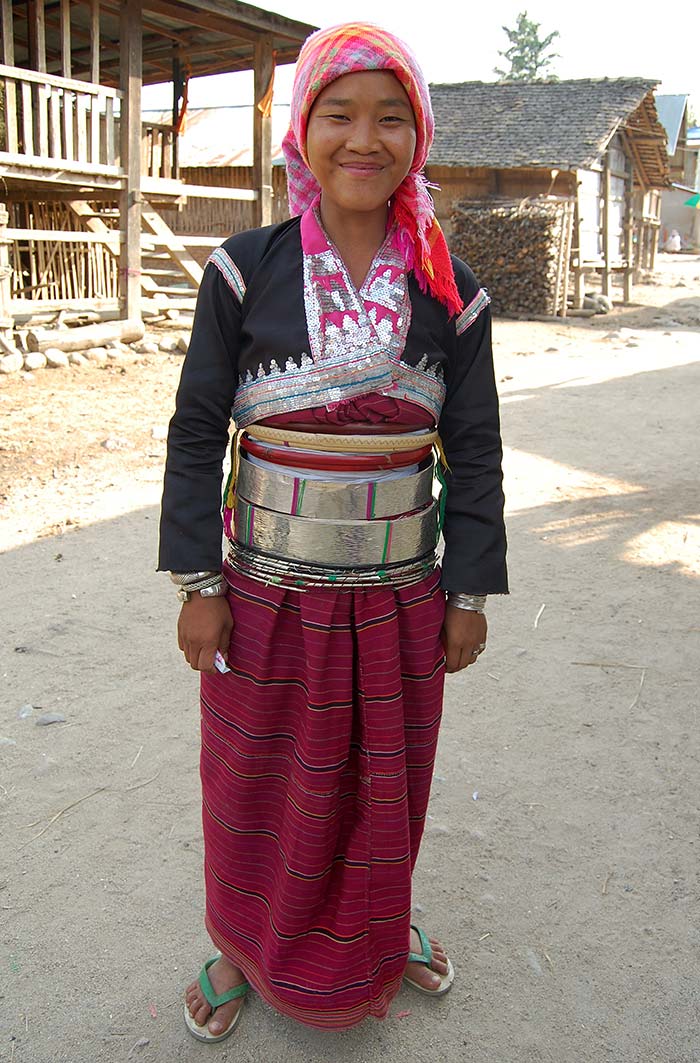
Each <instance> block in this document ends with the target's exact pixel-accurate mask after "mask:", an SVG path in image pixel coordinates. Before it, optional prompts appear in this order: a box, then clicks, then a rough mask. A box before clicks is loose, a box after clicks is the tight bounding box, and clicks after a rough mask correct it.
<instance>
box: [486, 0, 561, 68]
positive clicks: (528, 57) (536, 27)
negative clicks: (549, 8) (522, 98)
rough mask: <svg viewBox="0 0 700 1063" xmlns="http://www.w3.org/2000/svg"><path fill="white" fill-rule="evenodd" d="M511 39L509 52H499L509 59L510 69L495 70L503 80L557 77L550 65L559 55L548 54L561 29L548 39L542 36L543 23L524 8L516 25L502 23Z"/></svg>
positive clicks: (551, 34)
mask: <svg viewBox="0 0 700 1063" xmlns="http://www.w3.org/2000/svg"><path fill="white" fill-rule="evenodd" d="M502 29H503V31H504V32H505V34H506V35H507V37H508V40H509V41H510V48H507V49H506V50H505V52H499V53H498V54H499V55H500V56H502V57H503V58H504V59H505V60H506V61H507V62H509V63H510V70H499V69H498V68H496V69H495V70H494V73H495V74H498V76H499V78H500V79H501V81H544V80H545V79H547V80H550V81H556V80H557V79H556V75H554V74H551V73H548V71H547V68H548V66H549V65H550V63H551V62H552V60H553V59H557V58H558V54H557V53H556V52H551V53H550V54H549V55H547V54H546V52H547V49H548V48H549V47H550V45H551V43H552V41H553V40H554V38H555V37H558V36H559V31H558V30H554V32H553V33H549V34H548V35H547V36H546V37H545V38H544V40H540V36H539V33H540V24H539V22H533V21H532V20H531V19H529V18H528V17H527V11H521V12H520V14H519V15H518V21H517V24H516V26H515V29H508V27H507V26H503V27H502Z"/></svg>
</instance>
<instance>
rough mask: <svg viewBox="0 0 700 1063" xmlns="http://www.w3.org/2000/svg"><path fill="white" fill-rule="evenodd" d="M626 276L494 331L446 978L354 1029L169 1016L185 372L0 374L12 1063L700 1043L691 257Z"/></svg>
mask: <svg viewBox="0 0 700 1063" xmlns="http://www.w3.org/2000/svg"><path fill="white" fill-rule="evenodd" d="M636 297H637V299H638V300H639V304H640V305H638V306H636V307H633V308H628V309H627V310H625V311H624V312H619V313H615V314H613V315H610V316H608V317H606V318H596V319H594V320H592V321H590V322H589V321H582V320H578V321H575V322H572V323H569V324H565V323H562V324H559V323H556V324H552V323H549V324H546V323H541V322H539V323H538V322H535V323H531V324H526V323H516V322H497V323H496V327H495V338H496V356H497V369H498V378H499V386H500V389H501V394H502V399H503V423H504V437H505V442H506V446H507V457H506V474H507V494H508V511H509V537H510V543H511V551H510V567H511V574H512V594H511V595H510V597H509V598H506V599H494V600H493V601H492V602H491V603H490V608H489V621H490V625H491V636H490V640H489V647H488V651H487V652H486V653H485V654H484V655H483V656H482V658H481V659H480V661H479V663H478V665H477V666H476V667H474V668H470V669H469V670H468V672H467V673H464V674H462V675H460V676H456V677H452V678H451V679H450V681H449V683H448V693H447V699H446V712H445V722H444V727H443V732H442V738H441V745H440V753H439V758H438V763H437V767H436V773H435V783H434V791H433V798H432V802H431V809H430V819H429V821H428V827H427V832H426V837H425V843H424V847H423V850H422V853H421V858H420V861H419V867H418V870H417V873H416V879H415V893H414V904H415V907H416V920H417V921H419V922H420V923H422V924H423V925H425V926H426V927H427V928H429V930H430V931H431V932H436V933H439V934H440V935H441V937H442V939H443V940H444V941H445V942H446V943H448V944H449V947H450V950H451V954H452V957H453V960H454V963H455V967H456V968H457V974H458V981H457V983H456V985H455V988H454V990H453V992H452V993H451V994H450V995H449V996H448V997H447V998H445V999H444V1000H443V1001H441V1002H434V1001H430V1000H425V999H423V998H422V997H421V996H419V995H418V994H415V993H412V992H411V991H409V990H405V991H403V992H402V993H401V995H400V997H399V998H398V999H397V1001H396V1003H395V1005H394V1007H393V1008H392V1015H391V1017H390V1018H388V1019H387V1020H386V1021H385V1022H384V1023H373V1022H369V1023H367V1024H365V1025H363V1026H362V1027H360V1028H358V1029H355V1030H352V1031H349V1032H347V1033H345V1034H334V1035H329V1034H322V1033H318V1032H315V1031H312V1030H307V1029H305V1028H303V1027H300V1026H296V1025H294V1024H293V1023H292V1022H291V1021H289V1020H286V1019H284V1018H281V1017H279V1016H277V1015H275V1014H273V1013H272V1012H271V1011H270V1010H269V1009H267V1008H266V1007H265V1006H264V1005H262V1004H261V1002H260V1001H258V1000H254V1001H253V1002H252V1004H251V1005H250V1007H249V1009H248V1011H247V1014H246V1015H245V1016H244V1018H245V1022H242V1023H241V1027H240V1032H238V1033H237V1034H236V1036H235V1039H234V1040H231V1041H230V1042H227V1043H226V1044H224V1045H221V1046H218V1047H200V1046H197V1045H195V1044H194V1043H193V1042H192V1041H191V1039H189V1038H188V1037H187V1035H186V1033H185V1031H184V1028H183V1025H182V1022H181V1015H180V1011H181V992H182V988H183V985H184V984H185V982H186V981H188V980H189V979H190V978H191V976H192V975H193V973H194V972H195V971H196V970H197V969H198V966H199V964H200V962H201V960H202V959H203V958H205V957H206V956H207V955H208V954H209V947H208V945H207V940H206V935H205V933H204V930H203V926H202V890H201V885H202V881H201V880H202V875H201V861H202V845H201V840H200V830H199V798H198V778H197V725H198V720H197V716H198V714H197V707H196V681H195V677H194V676H193V675H192V674H191V673H190V672H189V671H188V670H187V669H186V668H185V667H183V665H182V662H181V660H180V658H179V654H178V651H177V647H176V644H175V640H174V637H173V631H174V625H175V620H176V611H177V610H176V601H175V599H174V595H173V594H172V589H171V588H170V587H169V584H168V583H167V581H166V580H165V578H164V577H163V576H157V575H156V574H155V572H154V568H155V550H156V533H157V503H158V496H159V482H160V478H161V467H162V459H163V450H164V444H163V442H162V439H161V438H159V437H160V436H161V435H162V429H163V427H164V426H165V424H166V423H167V419H168V416H169V412H170V408H171V404H172V396H173V392H174V388H175V386H176V381H177V375H178V372H179V365H180V361H179V359H178V358H177V357H176V356H166V355H157V356H155V355H153V356H148V357H144V358H142V359H141V360H139V361H138V362H136V363H133V364H132V363H129V364H124V365H121V366H119V365H116V366H108V367H104V368H102V367H97V366H91V367H89V368H85V369H75V370H65V371H61V370H53V371H52V370H41V371H39V372H37V373H36V374H35V375H33V376H31V377H27V378H22V377H19V376H17V377H7V378H4V379H2V380H0V422H1V423H0V433H1V434H0V495H2V502H3V518H2V523H1V525H0V549H2V550H3V551H4V552H3V554H2V558H1V561H2V574H3V576H2V602H3V619H2V625H3V638H2V648H1V651H0V653H1V661H0V674H1V676H2V692H3V696H2V714H1V716H0V824H1V826H2V837H3V844H2V867H1V870H0V918H1V919H2V924H3V934H2V946H0V957H1V969H2V978H1V980H0V1015H1V1019H0V1060H2V1061H3V1063H4V1061H8V1063H9V1061H12V1063H103V1061H104V1063H118V1061H122V1060H124V1061H127V1060H132V1061H143V1063H176V1061H185V1060H187V1061H190V1060H194V1059H199V1057H200V1055H201V1058H202V1059H204V1057H205V1056H206V1057H207V1059H208V1060H212V1061H216V1060H224V1059H230V1060H241V1061H245V1063H249V1061H252V1063H257V1061H262V1060H265V1061H266V1063H283V1061H284V1063H307V1061H309V1063H330V1061H333V1063H335V1061H340V1063H344V1061H348V1063H349V1061H351V1060H352V1061H356V1063H369V1061H373V1063H374V1061H376V1060H378V1059H380V1058H381V1059H383V1060H385V1061H386V1063H398V1061H399V1060H404V1059H411V1060H417V1061H419V1063H428V1061H433V1060H447V1061H449V1063H457V1061H463V1060H464V1061H466V1060H469V1061H470V1063H545V1061H546V1063H571V1061H573V1060H576V1061H577V1063H604V1061H614V1063H661V1061H663V1063H698V1061H700V1019H699V1016H700V1007H699V1004H700V1001H699V999H698V997H699V991H698V986H699V985H700V978H699V974H700V971H699V963H698V955H699V952H698V948H699V946H700V930H699V929H698V879H697V874H698V855H699V854H698V847H699V846H700V841H699V840H698V774H699V768H698V701H699V695H698V689H699V688H700V674H699V672H700V667H699V661H700V653H699V652H698V650H699V646H700V620H699V619H698V616H699V615H700V610H699V609H698V593H697V592H698V576H699V575H700V530H699V526H698V522H699V516H698V511H699V508H700V507H699V504H698V486H697V485H698V463H697V453H698V440H697V422H698V412H697V411H698V408H699V407H698V394H699V392H700V372H699V370H698V360H699V355H700V259H698V258H690V257H687V256H684V257H679V258H677V259H675V258H671V256H662V261H661V262H660V270H659V274H658V276H657V278H656V283H655V284H653V285H649V286H646V287H644V288H639V289H637V291H636ZM122 370H123V371H122ZM107 440H112V445H115V441H116V449H106V448H105V446H104V445H103V444H104V443H105V442H106V441H107ZM27 706H31V708H27ZM46 714H57V715H59V716H63V717H64V718H65V720H64V722H55V723H52V724H48V725H37V723H38V721H39V720H40V719H41V717H42V716H45V715H46Z"/></svg>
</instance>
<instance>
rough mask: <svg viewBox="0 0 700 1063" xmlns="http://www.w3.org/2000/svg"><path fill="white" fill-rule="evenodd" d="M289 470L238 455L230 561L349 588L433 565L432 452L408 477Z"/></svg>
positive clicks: (268, 578) (392, 580) (390, 580)
mask: <svg viewBox="0 0 700 1063" xmlns="http://www.w3.org/2000/svg"><path fill="white" fill-rule="evenodd" d="M414 438H415V437H414ZM389 449H390V448H389ZM295 473H296V470H294V469H293V468H290V467H288V466H287V467H284V466H282V467H281V468H280V469H279V471H277V469H273V468H271V467H269V466H268V467H262V466H260V465H258V464H256V463H254V462H252V461H250V460H249V459H248V458H247V457H246V456H245V454H243V453H241V454H240V461H239V464H238V470H237V477H236V484H235V497H234V500H233V502H234V507H233V508H234V512H233V524H232V537H231V542H230V550H229V555H228V563H229V565H230V566H231V567H233V568H234V569H237V570H238V571H241V572H243V573H245V574H246V575H248V576H252V577H253V578H256V579H260V580H263V581H264V582H266V583H268V582H274V583H284V584H290V585H294V586H305V587H319V586H335V587H336V588H341V587H347V588H349V589H351V588H353V587H362V586H375V585H377V584H390V585H392V586H399V585H403V584H405V583H408V582H414V581H416V580H417V579H420V578H422V577H423V576H424V575H426V574H427V572H429V571H431V570H432V569H433V568H434V566H435V548H436V545H437V538H438V507H437V503H436V502H435V500H434V499H433V496H432V478H433V462H432V459H428V460H427V461H426V462H423V463H422V464H421V467H420V468H419V469H418V470H417V471H415V472H412V473H409V474H408V475H406V476H401V477H400V478H397V479H382V478H381V477H380V478H377V479H375V480H370V479H369V477H370V476H371V473H369V474H368V480H367V481H365V482H361V483H357V482H354V483H352V482H350V483H343V482H340V481H338V480H333V479H316V478H311V477H309V478H306V477H304V475H303V472H302V470H299V474H295Z"/></svg>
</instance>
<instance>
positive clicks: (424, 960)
mask: <svg viewBox="0 0 700 1063" xmlns="http://www.w3.org/2000/svg"><path fill="white" fill-rule="evenodd" d="M432 133H433V118H432V112H431V107H430V99H429V95H428V89H427V85H426V83H425V80H424V78H423V75H422V74H421V72H420V70H419V68H418V66H417V65H416V62H415V60H414V58H413V56H412V55H411V53H410V52H409V50H408V49H407V47H406V46H405V45H404V44H403V43H402V42H400V41H399V40H397V39H396V38H395V37H394V36H392V35H391V34H389V33H387V32H385V31H383V30H380V29H378V28H377V27H374V26H368V25H362V24H349V25H345V26H339V27H334V28H333V29H329V30H322V31H319V32H318V33H316V34H314V35H313V36H312V37H310V38H309V39H308V40H307V41H306V43H305V45H304V47H303V49H302V52H301V55H300V57H299V62H298V64H297V72H296V80H295V86H294V92H293V101H292V120H291V127H290V130H289V133H288V134H287V137H286V138H285V143H284V150H285V156H286V160H287V173H288V184H289V197H290V208H291V213H292V214H293V215H294V217H293V218H292V220H291V221H289V222H286V223H284V224H282V225H276V226H270V227H267V228H264V229H260V230H256V231H250V232H245V233H239V234H237V235H235V236H233V237H231V238H230V239H229V240H227V241H226V243H225V244H224V245H223V246H222V247H221V248H219V249H218V250H217V251H215V252H214V254H213V255H212V257H211V259H210V262H209V264H208V266H207V269H206V270H205V275H204V279H203V282H202V286H201V289H200V295H199V301H198V307H197V314H196V318H195V325H194V330H193V335H192V342H191V344H190V348H189V352H188V355H187V358H186V360H185V364H184V367H183V373H182V381H181V384H180V388H179V391H178V397H177V409H176V413H175V416H174V417H173V420H172V423H171V429H170V435H169V451H168V463H167V469H166V478H165V491H164V499H163V518H162V531H161V556H160V568H162V569H168V570H170V571H171V573H172V574H173V575H172V578H173V580H174V581H175V582H176V583H178V584H179V586H180V590H179V594H180V596H181V598H183V600H184V604H183V606H182V611H181V615H180V620H179V625H178V636H179V645H180V648H181V649H182V650H183V652H184V654H185V656H186V658H187V660H188V662H189V663H190V665H191V666H192V668H195V669H199V670H200V671H201V672H202V684H201V691H202V698H201V700H202V759H201V774H202V787H203V798H204V801H203V823H204V840H205V879H206V895H207V915H206V925H207V929H208V931H209V933H210V935H211V938H212V940H213V941H214V943H215V945H216V946H217V948H218V949H220V951H221V956H220V957H219V958H215V959H214V960H211V961H209V963H208V964H207V965H206V967H205V969H204V970H203V971H202V973H201V975H200V978H199V979H198V980H197V981H195V982H193V983H192V985H191V986H190V987H189V988H188V990H187V994H186V1005H185V1019H186V1022H187V1025H188V1028H189V1029H190V1032H192V1033H193V1034H194V1036H196V1037H198V1038H199V1039H201V1040H221V1039H222V1038H223V1037H226V1036H228V1035H229V1034H230V1033H231V1032H232V1030H233V1029H234V1027H235V1025H236V1023H237V1021H238V1019H239V1016H240V1012H241V1005H242V1001H243V997H244V995H245V992H246V991H247V989H248V988H249V986H250V985H252V986H253V987H254V988H255V990H256V991H257V992H258V993H259V994H260V995H261V996H263V997H264V998H265V1000H267V1001H268V1002H269V1003H270V1004H272V1005H273V1006H274V1007H276V1008H277V1009H278V1010H280V1011H282V1012H284V1013H285V1014H288V1015H290V1016H292V1017H294V1018H295V1019H298V1020H300V1021H302V1022H305V1023H308V1024H311V1025H314V1026H318V1027H324V1028H339V1027H347V1026H351V1025H354V1024H355V1023H357V1022H359V1021H361V1020H362V1019H363V1018H365V1017H366V1016H368V1015H374V1016H378V1017H383V1016H384V1015H386V1013H387V1011H388V1008H389V1005H390V1002H391V1000H392V998H393V997H394V995H395V994H396V992H397V991H398V989H399V987H400V985H401V982H402V980H404V979H406V980H407V981H408V982H410V983H411V984H412V985H414V986H416V987H417V988H419V989H422V990H423V991H425V992H428V993H431V994H434V995H439V994H440V993H442V992H444V991H445V990H446V989H449V987H450V985H451V984H452V979H453V977H454V971H453V968H452V964H451V962H450V961H449V959H448V957H447V955H446V953H445V950H444V948H443V947H442V945H441V944H440V943H439V942H438V941H436V940H434V939H428V937H427V936H426V935H425V933H424V932H423V931H422V930H420V929H419V928H415V927H411V926H410V909H411V873H412V870H413V867H414V865H415V861H416V857H417V855H418V847H419V844H420V840H421V835H422V831H423V826H424V822H425V815H426V809H427V803H428V796H429V789H430V782H431V778H432V770H433V762H434V757H435V748H436V743H437V732H438V726H439V721H440V713H441V706H442V689H443V679H444V672H445V670H447V671H448V672H456V671H459V670H460V669H462V668H465V667H467V666H468V665H470V664H471V663H473V662H474V661H475V660H476V659H477V657H478V655H479V653H480V652H481V651H482V650H483V648H484V645H485V641H486V621H485V618H484V615H483V603H484V600H485V599H484V596H485V595H486V594H488V593H505V592H506V591H507V583H506V571H505V535H504V529H503V520H502V510H503V497H502V491H501V471H500V458H501V446H500V437H499V426H498V408H497V397H496V390H495V384H494V377H493V366H492V357H491V342H490V320H489V311H488V305H487V304H488V296H487V295H486V293H485V292H483V291H482V290H480V289H479V286H478V284H477V282H476V281H475V279H474V277H473V275H472V273H471V272H470V270H469V269H468V268H467V267H466V266H465V265H464V264H463V263H461V262H460V261H459V260H457V259H451V258H450V255H449V252H448V250H447V246H446V244H445V241H444V238H443V236H442V233H441V231H440V228H439V226H438V224H437V222H436V219H435V217H434V212H433V206H432V201H431V199H430V196H429V194H428V192H427V188H426V183H425V180H424V178H423V177H422V175H421V170H422V167H423V166H424V164H425V161H426V158H427V155H428V150H429V148H430V143H431V140H432ZM232 406H233V418H234V420H235V422H236V426H237V428H238V429H239V430H242V429H244V430H245V431H244V432H243V434H242V435H241V434H240V431H239V435H238V436H237V437H236V440H235V442H234V460H233V466H234V473H233V478H232V482H231V483H230V485H229V487H228V489H227V492H226V503H227V504H226V508H225V511H224V527H225V530H226V533H227V538H228V546H227V554H226V560H225V562H224V565H223V576H222V561H221V545H220V544H221V531H222V525H221V518H220V513H219V507H218V500H219V498H220V489H221V465H222V458H223V454H224V452H225V448H226V446H227V438H228V429H229V421H230V417H231V407H232ZM436 426H437V427H438V428H439V435H440V444H441V446H442V448H443V459H444V469H445V472H444V479H445V481H446V488H445V491H444V498H443V502H442V503H441V507H442V509H443V510H444V513H443V514H442V517H443V518H444V526H443V534H444V539H445V553H444V561H443V564H442V575H441V574H440V570H439V569H438V568H437V567H436V562H435V556H434V548H435V545H436V538H437V522H438V520H439V517H440V515H439V514H438V512H437V509H438V507H437V506H436V503H435V502H434V501H433V499H432V491H431V487H430V482H431V479H432V474H433V469H432V457H431V456H430V450H431V443H432V441H433V440H434V438H435V431H434V430H435V427H436ZM445 592H447V594H445ZM446 597H447V606H446V604H445V599H446ZM217 653H218V655H219V657H218V669H217V667H215V655H216V654H217ZM224 661H225V662H226V664H224V663H223V662H224ZM222 668H226V669H227V670H226V671H221V669H222Z"/></svg>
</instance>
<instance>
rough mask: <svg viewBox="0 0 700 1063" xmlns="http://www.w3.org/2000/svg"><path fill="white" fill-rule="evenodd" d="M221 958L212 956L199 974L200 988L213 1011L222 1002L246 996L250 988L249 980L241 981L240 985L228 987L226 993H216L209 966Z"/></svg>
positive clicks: (226, 1002) (225, 1002)
mask: <svg viewBox="0 0 700 1063" xmlns="http://www.w3.org/2000/svg"><path fill="white" fill-rule="evenodd" d="M219 958H220V957H219V956H212V958H211V959H210V960H207V962H206V963H205V964H204V966H203V967H202V970H201V971H200V974H199V985H200V988H201V990H202V992H203V993H204V996H205V997H206V1001H207V1004H209V1006H210V1008H211V1009H212V1011H213V1010H215V1009H216V1008H220V1007H221V1005H222V1004H228V1003H229V1001H231V1000H237V999H238V997H243V996H245V994H246V993H247V992H248V990H249V989H250V983H249V982H241V984H240V985H237V986H234V987H233V989H227V990H226V992H225V993H215V992H214V986H213V985H212V984H211V981H210V979H209V968H210V967H211V965H212V964H213V963H216V961H217V960H218V959H219Z"/></svg>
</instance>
